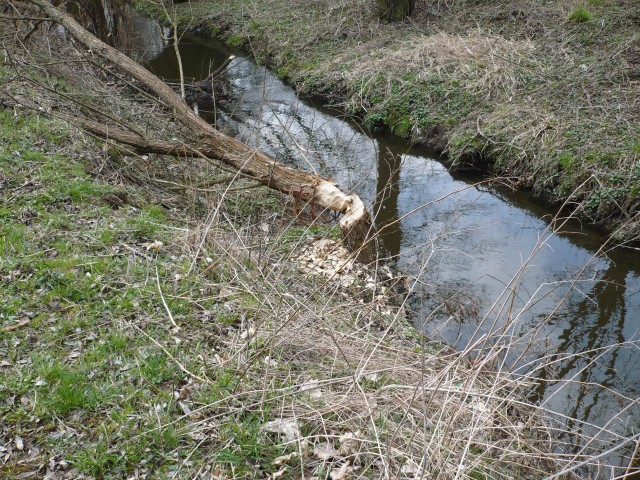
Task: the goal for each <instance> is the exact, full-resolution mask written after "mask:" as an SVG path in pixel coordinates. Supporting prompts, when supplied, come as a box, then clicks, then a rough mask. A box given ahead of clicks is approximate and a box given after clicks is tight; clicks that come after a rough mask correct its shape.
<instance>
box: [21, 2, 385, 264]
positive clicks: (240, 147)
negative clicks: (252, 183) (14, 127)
mask: <svg viewBox="0 0 640 480" xmlns="http://www.w3.org/2000/svg"><path fill="white" fill-rule="evenodd" d="M28 1H30V2H31V3H33V4H35V5H37V6H38V7H40V8H41V9H42V10H43V11H44V12H45V13H46V14H47V16H48V17H49V18H50V19H51V20H52V21H54V22H56V23H58V24H60V25H62V26H63V27H64V28H65V29H66V30H67V31H68V33H70V34H71V35H72V36H73V37H74V38H75V39H76V40H77V41H79V42H80V43H82V44H83V45H84V46H85V47H86V48H88V49H89V50H90V52H91V53H93V54H94V55H98V56H100V57H101V58H103V59H104V60H107V61H108V62H110V63H112V64H113V65H114V66H116V67H118V68H119V69H120V70H122V71H123V72H125V73H127V74H129V75H131V76H132V77H133V78H135V79H136V80H138V81H139V82H141V83H142V84H144V85H145V87H147V88H148V89H149V90H151V91H152V92H154V93H155V94H156V95H157V97H158V98H159V100H160V101H161V102H162V103H163V104H164V105H165V106H167V107H168V108H170V109H171V111H172V113H173V115H174V116H175V118H176V119H177V120H178V121H179V122H181V123H182V124H183V125H185V126H186V127H187V128H188V129H189V130H191V131H192V132H194V133H196V136H197V139H196V140H195V141H193V142H189V144H187V145H180V144H172V143H170V142H163V141H158V140H150V139H146V138H142V137H140V136H139V135H137V134H135V133H131V132H126V131H123V130H118V129H116V128H113V127H111V126H106V125H103V124H100V123H97V122H92V121H89V120H85V119H82V120H81V119H76V121H77V122H78V124H79V125H80V126H81V127H82V128H85V129H87V130H89V131H91V132H92V133H94V134H96V135H99V136H101V137H105V138H109V139H112V140H116V141H118V142H122V143H126V144H128V145H132V146H135V147H137V148H142V149H144V150H146V151H149V152H156V153H163V154H170V155H190V156H195V155H197V154H200V155H204V156H206V157H207V158H211V159H214V160H219V161H221V162H223V163H225V164H227V165H229V166H232V167H234V168H236V169H238V170H240V171H241V172H243V173H245V174H247V175H249V176H251V177H253V178H255V179H256V180H258V181H259V182H260V183H262V184H263V185H265V186H267V187H269V188H273V189H275V190H279V191H281V192H284V193H286V194H289V195H292V196H294V197H295V198H297V199H299V200H300V201H302V202H313V203H315V204H316V205H318V206H320V207H322V208H324V209H327V210H332V211H337V212H342V213H344V216H343V217H342V218H341V220H340V223H339V225H340V230H341V232H342V235H343V237H344V239H345V243H346V244H347V245H348V246H349V248H350V249H351V250H352V251H353V252H354V253H355V254H356V255H357V257H358V259H359V260H361V261H363V262H365V263H370V262H372V261H374V260H375V258H376V253H377V245H376V237H375V231H374V227H373V223H372V221H371V216H370V215H369V212H368V211H367V209H366V208H365V206H364V204H363V203H362V201H361V200H360V198H359V197H358V196H357V195H348V194H346V193H344V192H342V191H341V190H340V189H339V188H338V187H337V186H336V185H334V184H333V183H331V182H330V181H328V180H326V179H324V178H322V177H319V176H317V175H313V174H311V173H308V172H305V171H302V170H298V169H295V168H291V167H288V166H286V165H282V164H280V163H278V162H277V161H276V160H274V159H272V158H271V157H269V156H268V155H265V154H264V153H262V152H260V151H258V150H255V149H252V148H250V147H248V146H246V145H244V144H243V143H241V142H239V141H238V140H236V139H234V138H231V137H228V136H227V135H224V134H223V133H222V132H220V131H218V130H216V129H215V128H214V127H213V126H212V125H210V124H209V123H207V122H206V121H205V120H203V119H202V118H200V117H199V116H198V115H196V114H195V112H194V111H193V110H192V109H191V108H190V107H189V106H188V105H187V104H186V103H185V102H184V100H183V99H182V98H180V96H179V95H177V94H176V93H175V92H174V91H173V89H171V88H170V87H169V86H168V85H167V84H166V83H164V82H163V81H161V80H160V79H159V78H158V77H156V76H155V75H153V74H152V73H151V72H149V71H148V70H147V69H145V68H144V67H142V66H141V65H140V64H138V63H137V62H135V61H134V60H132V59H131V58H129V57H127V56H126V55H125V54H123V53H122V52H120V51H118V50H116V49H115V48H113V47H111V46H109V45H107V44H105V43H104V42H102V41H101V40H99V39H97V38H96V37H94V36H93V35H92V34H91V33H89V32H88V31H87V30H85V29H84V28H83V27H82V26H81V25H80V24H79V23H78V22H76V21H75V20H74V19H73V17H71V16H70V15H69V14H67V13H65V12H62V11H60V10H58V9H57V8H56V7H54V6H53V5H52V4H51V3H49V2H48V1H47V0H28Z"/></svg>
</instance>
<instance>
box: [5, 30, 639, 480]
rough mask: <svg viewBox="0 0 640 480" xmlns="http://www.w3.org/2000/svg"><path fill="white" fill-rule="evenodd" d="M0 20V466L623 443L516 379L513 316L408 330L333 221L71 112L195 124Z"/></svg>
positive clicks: (295, 469) (252, 462)
mask: <svg viewBox="0 0 640 480" xmlns="http://www.w3.org/2000/svg"><path fill="white" fill-rule="evenodd" d="M3 22H4V21H3ZM0 26H2V27H4V28H0V32H1V33H2V34H3V36H1V37H0V38H2V43H3V47H4V48H5V49H6V50H7V52H8V54H7V56H6V57H4V59H5V60H4V62H5V63H3V64H0V86H1V88H0V105H1V106H2V107H1V109H0V140H1V143H0V187H1V192H2V193H1V195H2V196H1V198H2V203H1V206H0V477H3V478H4V477H6V478H42V477H45V476H48V477H53V478H56V477H58V478H74V479H76V478H144V477H145V476H146V478H172V479H175V478H185V479H186V478H189V479H191V478H206V479H216V480H217V479H223V478H318V479H332V480H339V479H346V478H410V479H413V478H415V479H418V478H442V479H447V478H466V479H489V478H491V479H494V478H495V479H498V478H542V477H545V476H548V475H551V474H558V475H559V477H561V478H582V477H583V475H582V473H583V471H582V470H580V468H581V467H582V466H584V465H586V464H588V465H590V466H593V467H594V468H597V466H599V465H600V464H601V462H604V461H606V460H604V459H603V458H605V457H598V454H600V453H602V451H603V450H605V449H607V448H610V446H611V443H610V441H609V440H607V439H609V438H613V439H614V440H612V442H617V445H625V442H627V439H625V438H620V437H619V436H618V437H616V436H613V437H611V436H607V435H603V437H604V438H605V440H603V439H602V437H601V436H598V435H595V436H594V437H590V436H589V434H588V433H586V432H587V430H586V429H585V430H584V431H583V430H582V429H580V428H577V429H573V430H571V431H564V429H565V428H566V427H565V422H564V420H565V419H563V418H561V417H560V418H559V417H558V416H554V415H553V414H552V413H550V412H548V411H545V410H544V409H542V408H540V407H537V406H536V405H532V404H531V403H530V402H529V401H527V399H526V398H527V397H526V395H527V392H529V389H530V386H531V383H532V382H534V381H535V376H536V374H537V372H536V371H533V370H532V371H531V372H530V373H529V376H527V377H522V376H515V375H513V374H511V373H510V372H508V371H506V370H507V368H506V367H504V366H503V365H504V362H505V358H506V356H507V354H508V352H509V349H510V348H511V347H512V346H513V347H514V348H520V347H519V346H517V345H516V344H517V343H518V339H513V338H508V336H505V335H503V334H501V333H496V334H495V337H494V338H484V340H483V342H482V343H478V344H477V345H474V346H473V347H470V348H469V350H467V351H462V352H454V351H452V350H451V349H449V348H447V347H444V346H442V345H440V344H438V343H435V342H431V341H429V339H427V338H425V337H424V336H422V335H419V334H418V333H417V332H416V330H415V329H414V328H413V326H412V325H411V324H410V323H409V321H408V320H407V312H406V310H405V302H406V297H405V296H403V295H400V294H398V293H397V290H395V288H394V285H395V284H396V283H397V282H403V279H402V278H399V277H397V276H394V274H393V273H392V272H390V271H389V270H388V269H387V268H386V267H385V265H373V266H371V267H368V268H365V267H363V266H359V265H357V264H355V263H354V262H353V261H352V260H351V259H350V258H349V256H348V254H346V253H345V251H344V250H343V249H341V248H340V246H339V245H338V244H337V242H336V241H335V237H336V232H335V228H334V226H333V224H332V223H330V222H329V223H328V222H326V221H324V220H323V219H322V218H310V217H309V216H307V217H304V219H302V220H301V219H300V218H295V217H293V215H292V214H290V213H289V210H290V209H289V208H287V206H286V204H287V202H288V199H287V198H286V197H283V196H280V195H276V194H274V193H273V192H270V191H268V190H265V189H263V188H262V187H258V186H257V185H256V184H255V182H252V181H251V180H250V179H246V178H242V177H239V176H238V175H237V172H233V171H229V170H228V169H225V168H223V167H220V166H219V165H217V164H216V163H214V162H212V161H210V160H208V159H206V158H202V157H199V156H197V155H195V156H194V158H191V157H189V158H173V157H164V156H160V155H141V154H137V153H136V152H134V151H131V150H127V149H126V148H124V147H122V146H118V145H116V144H114V143H112V142H108V141H105V140H97V139H95V138H92V137H90V136H89V135H88V134H87V133H85V132H82V131H80V130H78V129H76V128H74V127H73V126H72V125H70V124H68V123H66V122H65V121H63V118H64V117H66V118H69V117H70V116H71V115H74V116H80V115H85V116H90V117H91V118H93V117H98V118H100V119H101V120H102V121H107V120H109V121H113V122H117V123H118V124H120V125H124V126H129V127H131V128H132V130H134V131H135V130H136V129H137V130H141V131H144V133H145V134H148V135H150V136H157V137H160V136H162V138H179V139H182V140H183V141H184V142H185V143H187V144H188V143H189V142H193V141H194V140H193V139H191V138H190V137H189V135H190V133H191V132H189V131H188V129H185V128H183V127H181V126H180V125H179V124H177V123H176V122H175V121H174V119H173V118H172V115H171V112H168V111H166V110H163V109H162V107H161V106H160V105H159V104H158V103H157V102H155V101H153V100H151V99H150V98H149V94H148V92H146V91H145V90H144V89H141V88H139V85H137V84H135V83H134V82H131V81H130V79H127V78H125V77H122V76H121V75H120V74H118V72H117V70H116V69H115V68H113V66H110V65H107V64H101V63H99V60H98V59H97V58H95V57H93V56H92V55H91V52H86V50H82V49H76V48H75V46H74V45H73V43H72V42H68V41H67V40H66V39H65V38H63V37H62V36H61V35H60V33H59V31H56V30H48V29H46V28H42V29H36V30H33V32H32V33H29V32H31V27H29V26H28V25H26V24H23V26H24V30H23V31H19V32H18V33H19V34H21V35H20V36H15V35H14V31H13V30H12V29H10V28H8V27H7V25H6V24H5V23H0ZM27 33H28V34H29V39H25V35H26V34H27ZM16 39H19V41H17V42H16V41H15V40H16ZM43 45H46V46H47V48H42V46H43ZM8 59H10V60H11V63H10V64H9V62H8ZM532 368H533V367H532ZM540 368H541V369H547V368H549V369H552V368H553V362H551V363H550V364H549V365H541V366H540ZM554 381H555V380H554ZM602 431H604V433H607V431H606V429H603V430H602ZM560 438H562V441H560V440H558V439H560ZM576 446H579V447H576ZM616 471H619V472H623V471H624V467H619V468H618V470H616Z"/></svg>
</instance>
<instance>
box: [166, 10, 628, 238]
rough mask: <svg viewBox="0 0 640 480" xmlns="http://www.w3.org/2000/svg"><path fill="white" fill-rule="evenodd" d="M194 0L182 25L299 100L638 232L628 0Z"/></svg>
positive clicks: (182, 13) (615, 227) (616, 228)
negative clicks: (403, 11)
mask: <svg viewBox="0 0 640 480" xmlns="http://www.w3.org/2000/svg"><path fill="white" fill-rule="evenodd" d="M374 5H375V2H373V1H369V0H350V1H348V2H343V1H337V0H329V1H326V2H307V1H304V0H286V1H285V0H240V1H235V0H233V1H232V0H216V1H212V0H201V1H197V2H189V3H188V4H181V5H178V6H177V13H178V16H179V19H180V22H181V24H182V25H183V26H184V25H188V26H189V28H192V29H193V28H195V29H198V30H199V31H201V32H206V33H208V34H211V35H216V36H221V37H222V38H224V39H225V40H226V42H227V43H228V44H229V45H231V46H236V47H242V48H244V49H249V50H251V51H252V52H253V53H254V55H255V56H256V58H257V59H258V60H259V61H261V62H264V63H266V64H267V65H269V66H270V67H272V68H273V69H274V70H275V71H276V72H277V73H278V74H279V75H280V76H281V77H283V78H285V79H286V80H288V81H289V82H291V83H292V84H294V85H295V86H296V87H297V89H298V91H299V92H300V93H301V94H303V95H307V96H316V97H318V96H319V97H321V98H322V99H323V101H326V102H327V103H330V104H332V105H334V106H336V107H339V108H341V109H344V110H345V111H346V112H347V113H349V114H353V115H355V116H357V117H359V118H361V119H362V120H363V121H364V123H365V124H366V126H367V127H369V128H371V129H373V130H376V129H389V130H391V131H393V132H394V133H395V134H397V135H399V136H401V137H403V138H405V139H407V140H410V141H412V142H416V143H421V144H426V145H429V146H431V147H435V148H436V149H437V150H439V151H441V152H444V153H445V154H446V156H447V158H448V160H449V162H450V164H451V166H452V168H480V169H482V170H487V171H489V172H491V173H494V174H499V175H504V176H508V177H512V179H513V185H514V187H516V188H523V187H526V188H531V190H532V192H533V193H534V194H535V195H536V196H538V197H540V198H543V199H545V200H547V201H550V202H553V203H561V202H563V201H565V200H567V199H569V200H571V205H572V206H573V207H575V206H576V205H578V204H579V206H578V210H579V213H580V215H581V216H582V217H583V218H585V219H588V220H589V221H592V222H595V223H597V224H598V225H600V226H604V227H607V228H609V229H611V230H612V231H613V232H614V233H615V235H616V236H618V237H619V238H625V239H630V238H634V237H635V236H636V235H637V234H638V233H640V216H639V215H638V207H639V206H640V199H639V197H638V192H639V191H640V164H639V163H638V161H639V159H640V100H639V99H640V36H639V35H638V31H639V25H640V8H639V7H638V5H637V4H636V3H635V2H618V1H612V0H598V1H595V0H590V1H589V2H586V4H585V5H587V6H588V8H585V7H584V6H581V5H582V3H580V2H566V1H564V0H552V1H548V2H524V1H520V0H509V1H507V2H502V3H493V4H492V3H487V2H472V1H469V0H460V1H455V2H427V1H424V2H418V5H417V7H416V11H415V13H414V15H413V17H412V19H411V21H408V22H405V23H399V24H384V23H381V22H380V21H378V19H377V18H376V15H375V12H374Z"/></svg>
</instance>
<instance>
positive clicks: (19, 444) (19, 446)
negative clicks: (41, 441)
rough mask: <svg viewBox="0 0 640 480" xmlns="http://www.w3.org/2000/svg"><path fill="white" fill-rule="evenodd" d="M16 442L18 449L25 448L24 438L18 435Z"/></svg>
mask: <svg viewBox="0 0 640 480" xmlns="http://www.w3.org/2000/svg"><path fill="white" fill-rule="evenodd" d="M15 442H16V448H17V449H18V450H20V451H22V450H24V441H23V440H22V438H21V437H16V438H15Z"/></svg>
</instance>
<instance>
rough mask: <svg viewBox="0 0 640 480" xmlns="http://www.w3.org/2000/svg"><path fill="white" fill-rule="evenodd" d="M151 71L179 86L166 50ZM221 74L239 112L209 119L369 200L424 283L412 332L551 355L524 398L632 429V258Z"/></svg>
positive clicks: (189, 59) (639, 277) (200, 67)
mask: <svg viewBox="0 0 640 480" xmlns="http://www.w3.org/2000/svg"><path fill="white" fill-rule="evenodd" d="M151 43H152V44H153V45H157V44H158V41H157V39H156V40H154V41H153V42H151ZM154 49H157V47H154ZM154 51H155V50H154ZM180 52H181V56H182V61H183V63H184V68H185V75H186V76H187V77H192V78H195V79H202V78H205V77H206V76H207V74H208V73H209V71H211V70H212V69H214V68H215V67H216V66H217V65H220V64H221V62H222V61H223V60H224V59H225V58H227V56H228V55H229V53H230V52H229V51H228V50H227V49H226V48H224V46H222V45H221V44H220V43H219V42H217V41H215V40H211V39H203V38H200V37H195V36H186V37H185V38H184V39H183V40H182V43H181V45H180ZM150 68H151V69H152V70H154V71H155V72H156V73H157V74H158V75H159V76H162V77H164V78H165V79H167V80H172V81H175V80H177V73H176V72H177V63H176V58H175V54H174V52H173V48H172V47H169V48H165V49H164V50H163V51H162V53H159V54H157V55H156V56H155V58H154V59H153V60H152V61H151V62H150ZM226 75H227V77H228V82H229V88H230V89H231V93H232V97H233V98H234V99H235V100H234V104H233V105H232V106H227V108H225V109H220V108H219V109H218V111H217V112H216V113H215V114H214V113H211V112H209V113H208V116H207V118H208V119H209V120H211V121H213V120H214V119H215V120H216V121H217V122H218V124H219V125H220V126H221V127H222V128H224V129H225V130H226V131H228V132H231V133H232V134H234V135H235V136H236V137H238V138H239V139H241V140H243V141H245V142H247V143H249V144H252V145H258V146H259V147H260V148H261V149H262V150H264V151H265V152H266V153H269V154H270V155H272V156H274V157H275V158H277V159H278V160H280V161H281V162H284V163H288V164H292V165H297V166H299V167H301V168H306V169H309V170H313V171H316V172H318V173H320V174H322V175H325V176H330V177H332V178H333V179H334V181H335V182H336V183H338V184H339V185H340V186H341V187H342V188H344V189H346V190H353V191H356V192H357V193H358V194H359V195H360V196H361V197H362V198H363V200H364V201H365V202H366V203H368V204H369V205H371V207H372V209H373V211H374V212H375V213H376V223H377V226H378V228H379V229H380V231H381V235H382V237H383V240H384V245H385V248H386V249H387V250H388V252H389V254H390V255H392V256H394V257H395V259H396V262H397V266H398V268H399V269H400V270H401V271H403V272H404V273H406V274H408V275H412V276H414V277H415V278H417V279H418V282H417V283H416V285H415V288H416V291H417V295H416V296H415V298H417V299H418V300H416V301H415V302H414V303H415V305H414V307H415V308H417V310H418V315H417V316H416V317H417V321H418V322H419V323H420V325H419V328H421V329H422V330H424V331H425V332H426V333H428V334H430V335H432V336H435V337H438V338H441V339H443V340H445V341H447V342H449V343H450V344H451V345H454V346H455V347H456V348H459V349H463V348H479V347H482V346H486V345H487V343H488V342H494V343H495V342H498V343H499V342H504V343H511V344H513V345H514V346H513V348H512V349H511V353H510V354H506V355H505V357H504V359H505V361H506V362H507V364H511V365H512V368H513V369H516V370H517V371H520V372H525V371H532V370H533V369H534V368H535V366H536V365H537V364H538V363H539V361H540V360H539V359H540V358H545V359H546V361H545V363H547V364H548V365H547V367H546V368H544V369H541V370H539V371H537V372H536V376H537V377H539V378H541V379H544V380H545V381H544V382H541V383H540V386H539V387H538V388H537V389H536V390H535V392H533V394H532V395H533V396H534V397H535V398H536V399H538V400H540V401H541V402H543V403H544V404H545V406H547V407H548V408H549V409H551V410H553V411H555V412H558V413H560V414H561V415H566V417H565V418H564V420H563V422H564V423H565V425H568V426H569V427H570V428H574V429H580V430H581V431H583V432H585V433H590V430H592V429H593V428H595V426H606V427H607V429H609V430H611V431H614V432H619V433H622V434H624V435H632V434H634V433H635V431H636V430H637V429H638V427H640V409H638V408H637V407H636V406H635V405H634V404H633V400H634V399H637V398H639V395H638V393H639V392H638V390H639V389H640V369H638V368H636V367H637V365H638V364H640V351H639V350H638V344H637V342H636V341H637V339H638V338H639V332H638V329H639V328H640V254H638V253H637V252H636V251H634V250H631V249H623V248H619V249H614V250H607V249H605V250H604V251H601V247H602V245H603V242H604V240H605V239H604V237H603V236H601V235H600V234H598V233H597V232H594V231H589V230H587V229H583V228H581V226H580V225H579V224H578V223H576V222H568V223H567V224H566V225H564V227H563V228H562V229H561V233H553V232H552V231H551V229H550V225H556V226H557V225H558V224H557V222H556V223H554V220H553V218H554V211H553V210H550V209H547V208H545V207H543V206H540V205H538V204H535V203H532V202H531V201H530V200H529V198H528V196H527V193H526V192H512V191H510V190H508V189H507V188H504V187H500V186H495V185H491V184H489V183H486V182H485V183H483V179H482V178H480V177H474V176H470V175H462V174H452V173H450V172H448V170H447V168H446V167H445V166H443V164H442V163H441V162H440V161H438V159H437V157H436V156H434V155H433V154H431V153H430V152H429V151H426V150H422V149H420V148H413V147H410V146H409V145H407V144H405V143H402V142H399V141H398V140H395V139H393V138H390V137H387V136H377V135H370V134H368V133H366V132H364V131H363V130H362V129H360V128H359V127H358V126H357V124H355V123H352V122H349V121H346V120H344V119H342V118H340V117H339V116H337V115H334V114H331V113H330V112H327V111H326V110H323V109H322V108H318V107H316V106H314V105H312V104H310V103H308V102H304V101H301V100H300V99H299V98H297V97H296V94H295V91H294V90H293V89H292V88H290V87H288V86H286V85H284V84H283V83H282V82H281V81H280V80H278V79H277V78H276V77H275V76H274V75H273V74H272V73H270V72H269V71H268V70H266V69H265V68H263V67H260V66H258V65H256V64H255V63H254V62H253V61H251V60H250V59H249V58H248V57H246V56H243V55H241V54H240V55H238V57H237V58H236V59H235V60H234V61H233V62H232V64H231V65H230V66H229V68H228V70H227V73H226ZM202 110H203V108H201V114H202V113H203V112H202ZM223 110H225V111H223ZM489 335H490V336H491V338H492V340H487V338H488V336H489ZM533 336H535V341H533V342H531V338H532V337H533ZM507 340H508V341H507ZM583 422H584V423H583ZM589 425H593V426H594V427H590V426H589ZM606 438H608V437H607V436H606V435H603V439H606Z"/></svg>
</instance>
